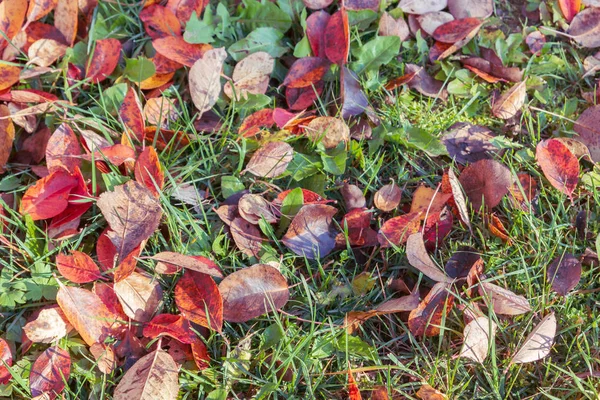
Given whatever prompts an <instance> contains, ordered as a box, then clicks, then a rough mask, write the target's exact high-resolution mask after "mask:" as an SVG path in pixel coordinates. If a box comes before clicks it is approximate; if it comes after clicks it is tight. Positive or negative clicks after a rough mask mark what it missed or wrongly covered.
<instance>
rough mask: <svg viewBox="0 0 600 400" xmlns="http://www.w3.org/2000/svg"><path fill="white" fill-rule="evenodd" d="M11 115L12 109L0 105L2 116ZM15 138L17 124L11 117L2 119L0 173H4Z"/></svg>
mask: <svg viewBox="0 0 600 400" xmlns="http://www.w3.org/2000/svg"><path fill="white" fill-rule="evenodd" d="M8 116H10V110H9V109H8V107H7V106H5V105H0V117H8ZM14 139H15V126H14V125H13V123H12V120H11V119H10V118H6V119H0V143H2V144H1V145H0V173H4V167H5V166H6V163H7V162H8V158H9V157H10V152H11V150H12V145H13V141H14Z"/></svg>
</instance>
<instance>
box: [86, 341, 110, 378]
mask: <svg viewBox="0 0 600 400" xmlns="http://www.w3.org/2000/svg"><path fill="white" fill-rule="evenodd" d="M90 353H92V355H93V356H94V359H95V360H96V365H97V366H98V369H99V370H100V372H102V373H103V374H110V373H111V372H112V371H113V370H114V369H115V365H116V362H115V353H114V351H113V349H112V347H111V346H110V345H104V344H102V343H94V344H93V345H91V346H90Z"/></svg>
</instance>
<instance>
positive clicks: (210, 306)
mask: <svg viewBox="0 0 600 400" xmlns="http://www.w3.org/2000/svg"><path fill="white" fill-rule="evenodd" d="M175 303H176V304H177V308H178V309H179V311H181V315H183V316H184V317H186V318H187V319H189V320H190V321H192V322H194V323H196V324H198V325H202V326H205V327H207V328H209V329H213V330H216V331H217V332H221V329H222V327H223V299H222V298H221V294H220V293H219V288H218V287H217V284H216V283H215V281H213V279H212V278H211V277H210V276H208V275H206V274H202V273H199V272H196V271H191V270H186V271H185V272H184V273H183V276H182V277H181V279H179V281H178V282H177V285H176V286H175Z"/></svg>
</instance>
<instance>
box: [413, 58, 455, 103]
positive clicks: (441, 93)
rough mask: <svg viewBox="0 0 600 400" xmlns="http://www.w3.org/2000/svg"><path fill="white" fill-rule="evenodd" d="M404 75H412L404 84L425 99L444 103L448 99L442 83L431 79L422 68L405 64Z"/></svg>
mask: <svg viewBox="0 0 600 400" xmlns="http://www.w3.org/2000/svg"><path fill="white" fill-rule="evenodd" d="M404 73H405V74H410V75H413V76H412V78H411V79H410V80H408V81H407V82H406V84H407V85H408V87H409V88H411V89H414V90H416V91H417V92H419V93H421V94H422V95H424V96H427V97H433V98H440V99H441V100H444V101H445V100H446V99H447V98H448V92H447V91H446V89H445V88H444V83H443V82H440V81H438V80H435V79H434V78H432V77H431V76H430V75H429V74H427V71H425V69H424V68H423V67H421V66H419V65H415V64H406V66H405V67H404Z"/></svg>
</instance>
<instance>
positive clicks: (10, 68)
mask: <svg viewBox="0 0 600 400" xmlns="http://www.w3.org/2000/svg"><path fill="white" fill-rule="evenodd" d="M2 4H4V3H2ZM2 4H0V6H1V5H2ZM20 74H21V68H19V67H16V66H14V65H8V64H0V91H2V90H6V89H8V88H10V87H11V86H12V85H14V84H15V83H17V82H19V78H20Z"/></svg>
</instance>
